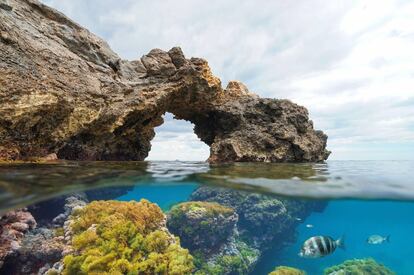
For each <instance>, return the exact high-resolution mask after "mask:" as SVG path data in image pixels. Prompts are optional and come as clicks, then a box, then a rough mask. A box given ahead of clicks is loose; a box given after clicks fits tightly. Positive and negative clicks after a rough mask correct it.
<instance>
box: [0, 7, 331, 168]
mask: <svg viewBox="0 0 414 275" xmlns="http://www.w3.org/2000/svg"><path fill="white" fill-rule="evenodd" d="M3 6H4V7H6V6H7V8H4V7H2V8H0V159H2V160H20V159H23V160H24V159H30V158H42V159H56V157H57V158H59V159H72V160H143V159H145V158H146V157H147V155H148V152H149V150H150V149H151V144H150V141H151V139H152V138H153V137H154V135H155V134H154V127H156V126H158V125H160V124H162V123H163V119H162V115H163V114H164V113H165V112H171V113H173V114H174V115H175V118H176V119H184V120H187V121H190V122H192V123H193V124H194V125H195V127H194V131H195V133H196V134H197V135H198V137H199V138H200V139H201V140H202V141H203V142H205V143H206V144H207V145H209V146H210V157H209V160H210V162H230V161H266V162H288V161H292V162H296V161H323V160H325V159H327V157H328V155H329V151H327V150H326V141H327V136H326V135H325V134H324V133H323V132H322V131H316V130H314V128H313V123H312V121H311V120H309V117H308V111H307V110H306V108H304V107H301V106H299V105H296V104H294V103H292V102H290V101H288V100H278V99H268V98H259V97H258V96H256V95H254V94H253V93H251V92H249V91H248V89H247V88H246V87H245V86H244V85H243V84H242V83H240V82H237V81H231V82H230V83H229V84H228V85H227V87H226V88H225V89H223V87H222V86H221V81H220V80H219V79H218V78H217V77H215V76H214V75H213V74H212V72H211V70H210V68H209V66H208V64H207V61H205V60H203V59H200V58H191V59H186V58H185V56H184V54H183V53H182V51H181V49H180V48H172V49H171V50H169V51H168V52H165V51H162V50H159V49H154V50H151V51H150V52H149V53H148V54H147V55H144V56H143V57H142V58H141V59H139V60H134V61H127V60H122V59H121V58H120V57H119V56H118V55H117V54H115V53H114V52H113V51H112V50H111V49H110V48H109V46H108V45H107V43H106V42H104V41H103V40H102V39H100V38H99V37H97V36H95V35H94V34H92V33H90V32H89V31H88V30H86V29H84V28H82V27H81V26H79V25H78V24H76V23H75V22H73V21H71V20H70V19H69V18H67V17H66V16H64V15H63V14H61V13H59V12H57V11H55V10H53V9H51V8H49V7H47V6H45V5H43V4H42V3H40V2H39V1H37V0H27V1H23V0H9V1H8V4H7V5H6V4H4V5H3Z"/></svg>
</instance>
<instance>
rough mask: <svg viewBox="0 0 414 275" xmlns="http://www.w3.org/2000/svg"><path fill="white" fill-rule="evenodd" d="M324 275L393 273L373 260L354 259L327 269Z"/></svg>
mask: <svg viewBox="0 0 414 275" xmlns="http://www.w3.org/2000/svg"><path fill="white" fill-rule="evenodd" d="M324 274H325V275H332V274H335V275H365V274H370V275H395V273H394V272H393V271H391V270H390V269H388V268H387V267H386V266H384V265H383V264H380V263H377V262H376V261H375V260H374V259H371V258H367V259H354V260H348V261H345V262H343V263H342V264H339V265H336V266H332V267H329V268H327V269H325V271H324Z"/></svg>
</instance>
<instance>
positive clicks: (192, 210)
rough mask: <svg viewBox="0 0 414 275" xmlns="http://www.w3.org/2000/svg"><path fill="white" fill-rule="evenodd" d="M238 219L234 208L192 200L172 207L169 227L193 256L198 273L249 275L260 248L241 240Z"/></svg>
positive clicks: (169, 214) (168, 222)
mask: <svg viewBox="0 0 414 275" xmlns="http://www.w3.org/2000/svg"><path fill="white" fill-rule="evenodd" d="M237 220H238V215H237V214H236V213H235V211H234V210H233V209H231V208H228V207H225V206H222V205H220V204H218V203H211V202H201V201H190V202H184V203H180V204H178V205H175V206H174V207H173V208H172V209H171V210H170V212H169V213H168V221H167V227H168V229H169V230H170V231H171V233H173V234H174V235H176V236H178V237H179V238H180V240H181V245H182V246H183V247H185V248H188V249H189V250H190V252H191V254H192V255H193V257H194V259H195V260H194V262H195V268H196V272H195V274H200V275H201V274H247V273H248V272H249V271H250V270H251V267H252V266H253V264H254V263H255V262H256V261H257V259H258V255H259V251H257V250H256V249H253V248H251V247H249V246H248V245H247V244H246V243H244V242H243V241H242V240H240V239H239V235H238V232H237V227H236V224H237Z"/></svg>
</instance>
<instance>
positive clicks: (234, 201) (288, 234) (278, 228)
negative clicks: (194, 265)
mask: <svg viewBox="0 0 414 275" xmlns="http://www.w3.org/2000/svg"><path fill="white" fill-rule="evenodd" d="M190 199H191V200H196V201H208V202H216V203H219V204H220V205H222V206H226V207H230V208H232V209H234V211H235V212H236V213H237V216H238V220H237V223H236V231H237V234H236V235H235V236H234V238H235V241H234V243H235V244H236V245H235V247H236V248H237V249H238V250H239V251H242V252H241V253H240V254H241V255H243V254H245V255H246V254H247V255H250V260H249V261H245V260H244V258H243V257H239V258H238V259H239V261H235V260H234V257H233V258H230V259H232V260H233V261H230V260H227V261H223V262H219V261H215V262H214V261H211V262H213V263H214V264H215V265H216V266H221V265H224V266H226V264H227V263H229V262H231V265H232V266H236V267H240V266H242V267H244V268H240V270H242V271H243V272H241V273H240V270H238V272H239V273H240V274H247V273H249V272H253V273H254V267H255V265H256V264H257V265H260V257H261V256H262V255H263V253H265V252H266V251H267V250H268V249H270V248H272V249H275V248H279V249H282V248H283V247H284V246H286V245H289V244H291V243H293V242H294V241H295V236H296V233H295V228H296V226H297V225H298V224H299V223H300V222H301V221H302V220H304V219H305V218H306V217H307V216H308V215H310V214H311V213H312V212H313V211H322V210H323V209H324V207H325V206H326V203H324V202H315V201H304V200H296V199H283V198H277V197H274V196H267V195H262V194H254V193H247V192H242V191H237V190H230V189H223V188H211V187H205V186H203V187H199V188H198V189H197V190H196V191H194V192H193V194H192V195H191V197H190ZM183 224H184V223H183ZM219 255H220V256H222V255H223V254H222V253H221V254H219ZM225 255H230V256H231V255H232V254H225ZM220 256H218V257H216V258H214V257H213V259H220ZM243 264H244V265H243ZM207 274H209V273H208V272H207ZM219 274H233V273H231V272H228V273H226V272H224V273H219ZM236 274H238V273H236Z"/></svg>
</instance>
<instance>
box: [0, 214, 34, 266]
mask: <svg viewBox="0 0 414 275" xmlns="http://www.w3.org/2000/svg"><path fill="white" fill-rule="evenodd" d="M35 227H36V221H35V219H34V218H33V216H32V215H31V214H30V213H29V212H28V211H27V210H26V209H20V210H14V211H10V212H8V213H6V214H5V215H3V216H2V217H1V218H0V268H1V267H2V266H3V264H4V261H5V260H6V258H7V257H10V256H12V255H13V254H15V253H16V251H17V250H18V249H19V248H20V247H21V242H22V239H23V238H24V235H25V234H26V233H27V232H28V231H29V230H30V229H33V228H35Z"/></svg>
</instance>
